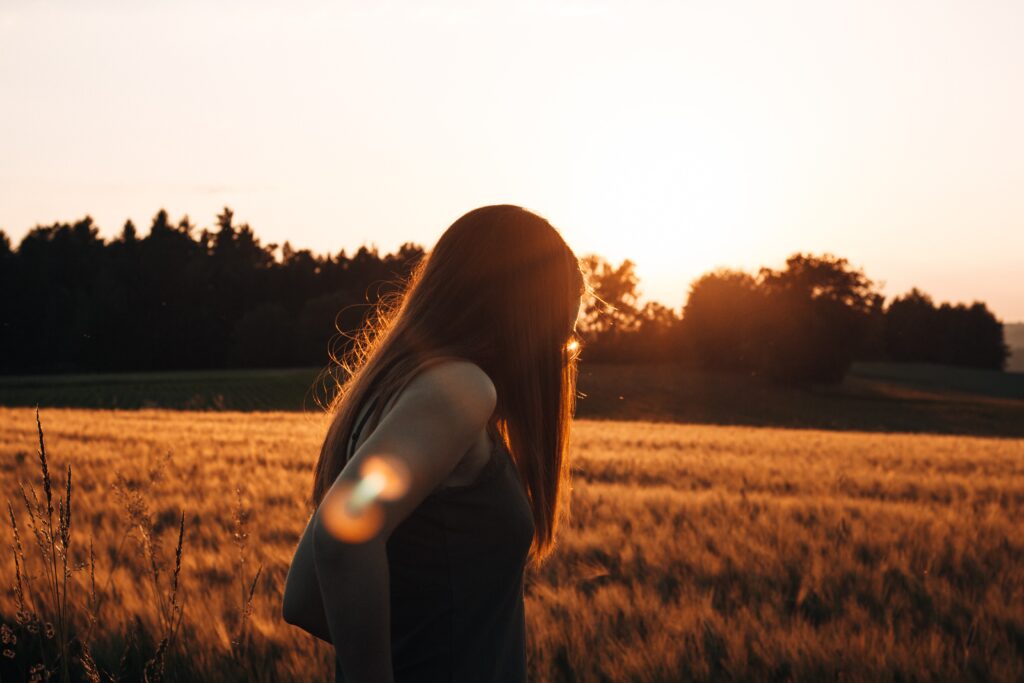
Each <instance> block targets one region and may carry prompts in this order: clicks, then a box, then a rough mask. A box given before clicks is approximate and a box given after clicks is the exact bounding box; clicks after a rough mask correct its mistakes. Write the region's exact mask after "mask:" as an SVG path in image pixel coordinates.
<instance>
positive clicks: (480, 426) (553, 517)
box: [283, 205, 588, 683]
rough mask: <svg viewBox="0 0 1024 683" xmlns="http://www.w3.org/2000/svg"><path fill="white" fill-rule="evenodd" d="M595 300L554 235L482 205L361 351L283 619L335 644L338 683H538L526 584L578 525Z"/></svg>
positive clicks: (537, 222) (317, 478)
mask: <svg viewBox="0 0 1024 683" xmlns="http://www.w3.org/2000/svg"><path fill="white" fill-rule="evenodd" d="M587 290H588V287H587V285H586V281H585V278H584V277H583V274H582V272H581V269H580V265H579V261H578V260H577V258H576V256H575V255H574V254H573V252H572V250H571V249H569V247H568V246H567V245H566V244H565V242H564V240H563V239H562V237H561V236H560V235H559V233H558V232H557V230H555V228H553V227H552V226H551V224H550V223H548V221H546V220H545V219H543V218H541V217H540V216H537V215H536V214H534V213H531V212H529V211H527V210H525V209H523V208H521V207H518V206H512V205H497V206H485V207H481V208H479V209H475V210H473V211H470V212H469V213H467V214H466V215H464V216H462V217H461V218H459V219H458V220H457V221H455V223H454V224H452V225H451V227H449V228H448V230H446V231H445V233H444V234H443V235H442V236H441V238H440V240H438V242H437V245H436V246H435V247H434V249H433V250H432V251H431V252H430V254H429V255H428V256H427V257H426V258H424V259H423V260H422V261H420V262H419V263H418V264H417V265H416V267H415V268H414V269H413V272H412V274H411V276H410V278H409V280H408V282H407V283H406V287H405V291H404V292H403V293H402V294H401V295H399V296H398V297H397V299H395V300H391V301H390V302H385V303H384V304H382V305H380V306H379V307H378V309H377V311H378V315H377V317H376V319H375V321H374V322H373V323H372V324H370V325H369V326H367V328H366V329H364V330H363V333H362V334H361V335H360V336H359V337H358V338H357V339H356V345H355V347H354V350H353V351H352V352H351V355H350V356H349V357H348V358H347V359H346V360H343V361H342V366H343V367H344V369H345V371H346V372H347V373H348V374H349V379H348V380H347V381H346V382H345V383H344V385H343V386H341V387H340V388H339V392H338V396H337V398H336V399H335V401H334V403H333V404H332V405H331V406H330V409H329V410H330V412H331V413H332V415H333V417H332V418H331V422H330V426H329V428H328V430H327V435H326V437H325V439H324V442H323V446H322V448H321V451H320V458H319V460H318V461H317V465H316V470H315V474H314V482H313V491H312V502H313V505H314V506H315V507H316V511H315V512H314V513H313V515H312V516H311V518H310V520H309V523H308V524H307V526H306V530H305V532H304V533H303V535H302V539H301V540H300V541H299V545H298V548H297V549H296V552H295V557H294V559H293V560H292V565H291V568H290V569H289V572H288V579H287V583H286V586H285V593H284V605H283V612H284V619H285V620H286V621H287V622H288V623H290V624H294V625H296V626H299V627H301V628H303V629H304V630H306V631H308V632H309V633H311V634H312V635H314V636H316V637H318V638H321V639H323V640H325V641H327V642H330V643H333V644H334V646H335V653H336V657H335V681H350V682H353V681H359V682H360V683H362V682H369V681H441V680H443V681H473V682H479V681H524V680H526V632H525V618H524V617H525V615H524V610H523V572H524V570H525V568H526V566H527V564H528V563H530V564H531V566H532V567H536V566H538V565H539V564H540V563H541V562H542V561H543V560H544V559H546V558H547V557H548V556H549V555H550V553H551V552H552V550H553V547H554V544H555V537H556V532H557V530H558V528H559V523H560V521H562V520H564V518H565V517H566V516H567V514H568V495H569V491H570V490H571V486H570V471H569V459H568V450H567V446H568V439H569V425H570V421H571V419H572V416H573V413H574V409H575V398H576V364H577V359H578V357H579V350H580V344H579V339H578V338H577V337H576V334H575V324H576V320H577V319H578V317H579V314H580V306H581V300H582V297H583V295H584V294H585V293H586V292H587ZM382 458H386V459H388V460H387V462H389V463H390V464H391V465H390V468H391V469H390V471H391V474H392V475H393V476H391V479H387V477H385V478H383V479H374V480H373V481H372V482H371V481H370V477H369V476H367V472H368V471H369V470H368V467H369V466H370V465H371V464H373V463H374V462H376V463H378V464H379V463H380V462H381V460H382ZM375 459H376V460H375ZM403 475H404V476H403ZM385 480H388V481H391V482H392V484H394V482H401V483H399V484H394V485H395V487H396V488H394V489H393V490H391V491H390V494H389V495H385V494H386V493H388V491H387V487H386V486H384V484H382V483H381V482H383V481H385ZM360 482H363V483H362V486H361V487H360V488H358V489H357V488H356V487H357V486H359V485H360ZM374 487H376V488H374ZM368 491H369V493H368ZM395 491H397V492H398V493H399V494H400V495H396V494H395ZM356 498H359V502H358V503H357V502H355V501H356Z"/></svg>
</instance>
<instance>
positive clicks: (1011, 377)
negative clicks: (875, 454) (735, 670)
mask: <svg viewBox="0 0 1024 683" xmlns="http://www.w3.org/2000/svg"><path fill="white" fill-rule="evenodd" d="M317 375H318V370H317V369H315V368H294V369H282V370H227V371H216V372H180V373H147V374H111V375H58V376H35V377H0V405H6V406H34V405H36V403H38V404H39V405H40V406H53V407H83V408H174V409H179V410H242V411H253V410H257V411H262V410H297V411H304V412H307V413H311V414H317V413H319V412H320V408H319V407H318V403H317V401H318V400H320V401H326V399H327V398H328V397H329V395H330V392H329V388H330V385H329V383H325V382H324V381H322V380H321V381H319V382H317V381H316V380H317ZM579 390H580V392H581V393H582V394H584V395H585V396H584V397H581V398H579V400H578V403H577V416H578V417H581V418H590V419H625V420H649V421H659V422H660V421H668V422H687V423H697V424H719V425H750V426H783V427H807V428H816V429H849V430H857V431H883V432H885V431H899V432H930V433H937V434H974V435H979V436H990V435H991V436H1015V437H1024V373H999V372H990V371H984V370H970V369H965V368H949V367H942V366H927V365H913V364H908V365H902V364H901V365H896V364H857V365H855V366H854V368H853V371H852V372H851V373H850V374H849V376H848V377H847V378H846V380H845V381H844V382H843V383H842V384H841V385H838V386H811V387H803V388H799V387H785V386H777V385H774V384H771V383H769V382H766V381H764V380H760V379H758V378H752V377H748V376H743V375H736V374H723V373H708V372H699V371H694V370H689V369H686V368H683V367H680V366H676V365H671V364H598V363H583V364H581V366H580V381H579Z"/></svg>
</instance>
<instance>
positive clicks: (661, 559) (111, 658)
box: [0, 408, 1024, 681]
mask: <svg viewBox="0 0 1024 683" xmlns="http://www.w3.org/2000/svg"><path fill="white" fill-rule="evenodd" d="M40 418H41V422H42V429H43V432H44V435H45V447H46V452H47V458H48V464H49V473H50V476H51V478H52V480H53V483H52V489H53V490H52V495H53V496H54V503H53V506H54V508H55V510H57V508H58V504H57V502H56V500H57V498H58V497H60V498H63V497H64V496H65V495H66V487H65V474H64V473H65V468H66V466H68V465H70V466H71V469H72V491H71V515H70V520H71V522H70V527H69V546H70V550H71V560H72V562H71V567H72V568H71V569H70V570H69V571H71V575H72V578H71V579H70V580H69V589H68V591H67V602H68V605H67V608H66V613H67V617H66V619H65V621H66V623H67V624H68V625H69V626H68V627H67V629H66V630H65V633H71V634H73V635H76V636H77V637H78V638H79V639H80V640H84V641H85V642H87V643H89V644H90V648H89V651H90V652H91V655H92V657H91V661H92V662H93V664H92V665H82V664H81V663H80V662H79V661H78V658H80V652H79V651H78V650H75V649H74V648H72V652H73V653H75V652H78V655H79V657H76V658H75V659H74V666H73V667H72V668H73V670H74V671H75V672H77V675H79V676H80V677H82V678H84V679H86V680H88V679H90V678H92V680H103V681H107V680H112V679H114V680H117V679H118V677H119V676H120V679H119V680H139V679H141V678H142V677H143V675H148V677H149V678H150V679H157V678H159V677H160V675H161V674H162V676H163V678H164V680H174V681H178V680H184V681H187V680H259V681H263V680H266V681H272V680H278V681H291V680H328V678H329V676H330V674H331V670H332V669H331V661H332V660H331V657H332V653H331V651H330V648H329V646H327V645H324V644H320V643H317V642H315V641H314V640H313V639H312V638H311V637H309V636H306V635H305V634H304V633H302V632H300V631H298V630H297V629H295V628H293V627H291V626H288V625H286V624H285V623H284V622H283V621H282V620H281V618H280V615H279V605H280V600H281V591H282V588H283V585H284V579H285V575H286V572H287V569H288V563H289V561H290V559H291V553H292V550H293V547H294V544H295V543H296V542H297V540H298V537H299V534H300V532H301V531H302V529H303V527H304V524H305V522H306V519H307V514H308V513H307V510H306V509H305V507H304V503H303V500H304V498H305V496H306V493H307V488H308V485H309V483H310V476H311V475H310V471H311V467H312V463H313V461H314V459H315V456H316V453H317V452H318V448H319V441H320V437H321V435H322V430H323V428H324V427H325V423H324V422H323V418H322V416H320V415H316V414H312V413H309V414H303V413H283V412H278V413H230V412H208V413H196V412H175V411H162V410H140V411H106V410H78V409H56V408H50V409H42V410H41V412H40ZM0 435H2V438H0V470H2V473H3V478H2V482H3V484H2V489H3V494H4V497H5V498H6V500H9V501H10V504H11V510H13V512H14V515H15V520H16V522H17V524H18V527H19V532H20V541H21V543H22V545H23V548H22V549H23V554H24V555H25V556H26V561H27V562H28V564H29V567H28V570H29V572H30V573H32V572H35V574H36V585H35V586H34V588H35V589H36V593H35V594H30V595H28V596H27V598H26V599H32V598H35V599H36V600H37V606H38V597H39V594H40V593H44V592H45V590H41V589H44V588H45V585H43V584H45V578H44V575H43V570H42V564H41V563H40V562H39V561H38V559H39V548H38V547H37V544H36V538H35V537H34V536H33V534H32V531H30V528H29V526H28V525H29V522H30V520H29V515H28V513H27V512H26V503H25V501H24V500H23V498H22V493H21V492H20V491H19V485H18V484H19V481H22V482H24V483H25V484H26V491H27V492H28V489H29V488H34V490H35V491H36V492H37V495H39V496H43V495H44V492H43V489H42V486H41V485H40V467H39V458H38V445H39V442H38V436H37V432H36V422H35V413H34V411H33V410H31V409H23V408H16V409H10V408H0ZM573 458H574V471H575V479H574V481H575V483H574V489H573V517H572V520H571V523H570V524H569V525H568V526H567V527H566V528H564V529H563V533H562V535H561V536H560V540H559V547H558V550H557V552H556V555H555V556H554V558H553V559H552V560H550V561H549V563H548V564H546V565H545V566H543V567H542V568H541V569H540V570H538V571H536V572H534V573H528V575H527V577H526V578H527V596H526V600H527V604H526V607H527V617H528V638H529V667H530V672H531V675H530V679H531V680H536V681H685V680H701V681H703V680H775V681H787V680H795V681H808V680H843V681H886V680H890V681H896V680H904V681H905V680H999V681H1019V680H1024V440H1019V439H1017V440H1015V439H989V438H973V437H972V438H968V437H955V436H922V435H911V434H864V433H855V432H826V431H813V430H783V429H772V428H751V427H718V426H692V425H683V424H671V423H652V422H616V421H587V420H579V421H577V422H576V423H575V426H574V431H573ZM28 497H29V499H30V500H31V497H32V494H31V492H28ZM0 502H6V501H0ZM43 506H44V510H45V501H44V502H43ZM5 508H6V505H5ZM182 513H184V517H183V519H184V526H183V529H184V532H183V534H182V543H181V558H180V569H179V571H178V572H177V574H176V573H175V550H176V547H177V543H178V537H179V532H180V530H181V528H182V527H181V526H180V525H181V521H182V516H181V515H182ZM58 514H59V510H58V511H56V512H55V513H54V516H55V519H56V518H57V516H58ZM4 516H5V517H8V516H9V512H8V511H7V510H6V509H5V510H4ZM5 527H6V529H5V539H6V541H5V543H4V555H3V560H2V562H0V581H2V584H3V588H4V590H3V593H2V602H0V619H2V621H3V622H4V625H5V626H4V629H3V637H4V645H3V648H4V650H5V652H4V656H3V657H0V660H2V661H3V662H4V663H3V666H4V667H5V668H3V669H0V670H2V671H4V672H7V673H6V674H5V677H4V679H3V680H4V681H7V680H8V678H10V680H20V678H19V677H28V676H29V675H30V673H29V672H30V671H31V669H30V667H32V666H33V665H37V664H38V663H40V662H41V660H42V657H43V654H41V653H45V654H46V657H48V659H49V664H48V667H49V668H50V669H51V670H52V669H53V668H54V663H53V661H52V657H53V654H54V651H55V650H54V646H53V643H54V642H55V641H56V640H57V639H58V637H57V636H55V637H53V638H46V635H45V634H44V633H43V631H45V630H46V627H45V626H44V627H43V629H41V630H40V632H39V633H32V630H33V629H32V628H31V626H32V625H31V624H26V623H25V622H24V619H19V618H18V616H17V612H18V610H19V606H18V597H17V594H16V590H15V585H16V583H17V577H16V567H15V562H14V550H13V549H12V548H13V546H14V545H15V544H14V538H13V532H12V529H11V525H10V520H9V519H8V520H7V521H6V524H5ZM90 542H91V543H92V547H93V555H92V557H93V558H94V560H93V561H90V553H89V547H90ZM9 546H10V547H9ZM47 558H48V561H49V560H50V558H49V556H47ZM19 567H20V568H19V569H18V571H21V572H22V573H23V572H24V566H22V565H21V564H19ZM175 576H177V580H178V586H177V588H176V589H174V582H175ZM250 596H251V601H250ZM177 605H181V606H182V610H181V614H180V617H178V616H176V615H177V614H178V609H177V607H176V606H177ZM48 614H49V615H50V616H49V617H48V618H46V619H45V620H47V621H51V622H56V618H55V617H53V614H54V613H53V612H52V610H51V611H50V612H48ZM166 634H170V637H169V638H168V639H167V640H166V641H163V636H164V635H166ZM162 641H163V647H162V648H160V643H161V642H162ZM40 645H42V648H40ZM158 651H159V652H158ZM158 655H159V656H158ZM35 671H36V674H37V676H38V673H39V670H38V669H36V670H35ZM12 672H13V673H12ZM55 680H56V679H55Z"/></svg>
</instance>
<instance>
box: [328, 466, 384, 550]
mask: <svg viewBox="0 0 1024 683" xmlns="http://www.w3.org/2000/svg"><path fill="white" fill-rule="evenodd" d="M360 484H362V482H360ZM360 484H356V483H353V482H350V481H342V482H337V483H335V485H334V486H333V487H332V488H331V490H330V491H328V492H327V496H326V500H325V501H324V504H323V506H322V507H321V510H320V520H321V522H322V523H323V525H324V528H325V529H327V531H328V532H329V533H330V534H331V535H332V536H334V537H335V538H336V539H338V540H339V541H344V542H346V543H363V542H364V541H368V540H370V539H371V538H373V536H374V534H376V533H377V532H378V531H380V528H381V526H383V524H384V511H383V510H382V509H381V507H380V504H379V503H377V502H376V501H375V500H373V499H372V498H370V499H367V497H366V491H367V489H366V488H364V489H363V490H362V491H359V492H358V494H357V489H358V488H359V486H360ZM353 501H354V502H353Z"/></svg>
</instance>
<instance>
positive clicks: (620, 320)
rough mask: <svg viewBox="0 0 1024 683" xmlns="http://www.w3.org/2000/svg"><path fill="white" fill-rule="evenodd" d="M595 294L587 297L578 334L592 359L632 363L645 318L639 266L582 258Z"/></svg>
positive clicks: (629, 263)
mask: <svg viewBox="0 0 1024 683" xmlns="http://www.w3.org/2000/svg"><path fill="white" fill-rule="evenodd" d="M580 264H581V266H582V268H583V270H584V274H585V277H586V278H587V280H588V282H589V283H590V288H591V291H590V292H588V294H587V295H586V296H585V297H584V301H583V317H582V318H581V320H580V321H579V323H578V325H577V331H578V332H579V334H580V336H581V337H582V338H583V340H584V342H585V344H586V351H585V353H586V354H587V357H589V358H591V359H595V360H597V359H605V360H607V359H612V358H616V359H620V360H629V355H630V351H629V348H628V347H629V346H630V345H631V343H632V342H633V341H635V338H636V336H635V335H636V333H637V331H638V330H639V327H640V322H641V317H640V311H639V310H638V309H637V299H638V298H639V294H640V293H639V291H638V290H637V285H638V284H639V278H638V277H637V275H636V270H635V267H636V266H635V264H634V263H633V262H632V261H630V260H629V259H625V260H623V261H622V263H621V264H619V266H618V267H615V266H613V265H612V264H611V263H609V262H608V261H606V260H605V259H603V258H602V257H600V256H598V255H597V254H587V255H586V256H583V257H581V258H580Z"/></svg>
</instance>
